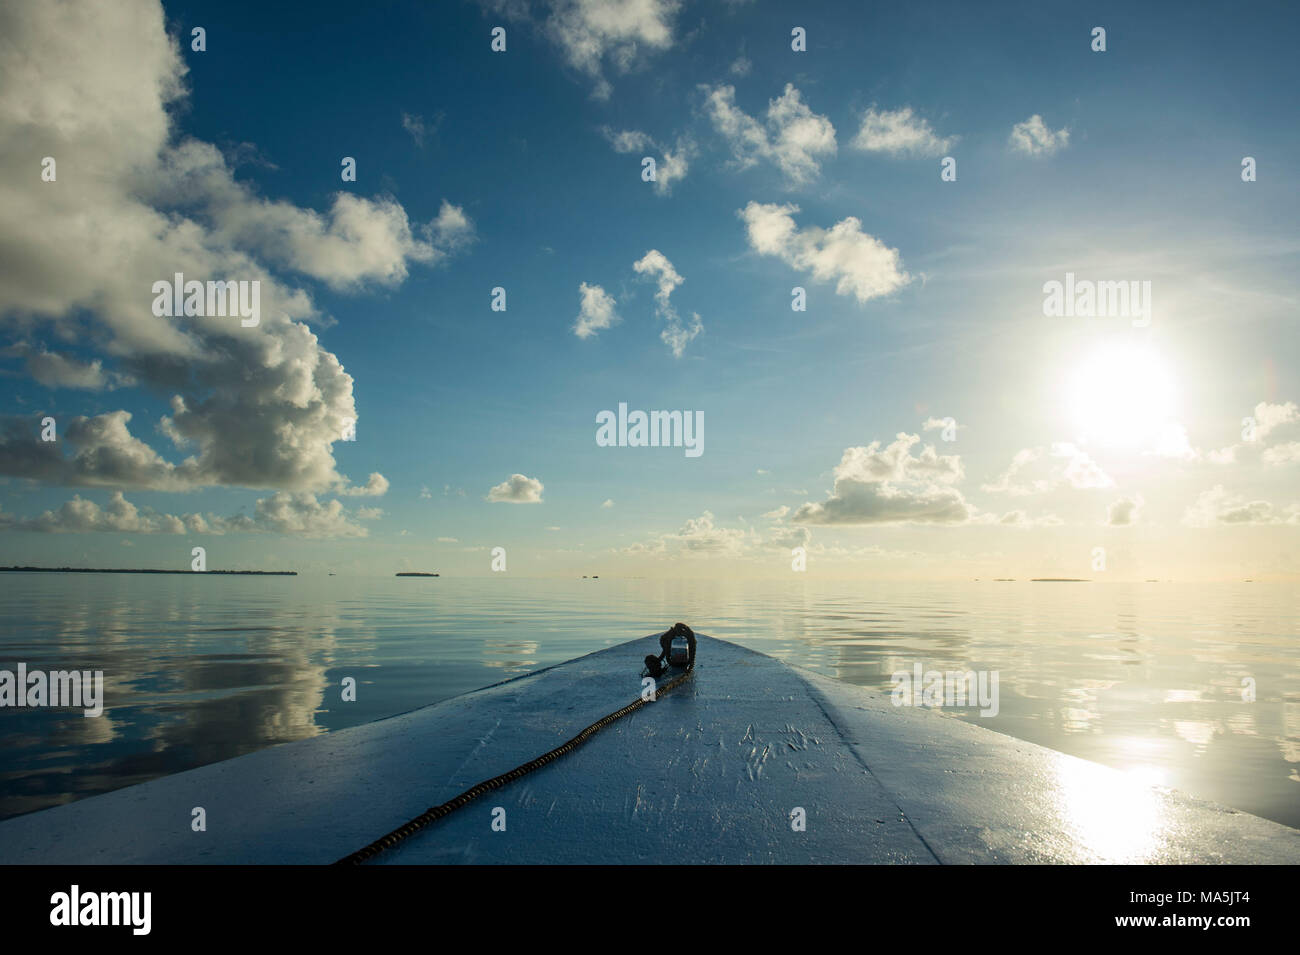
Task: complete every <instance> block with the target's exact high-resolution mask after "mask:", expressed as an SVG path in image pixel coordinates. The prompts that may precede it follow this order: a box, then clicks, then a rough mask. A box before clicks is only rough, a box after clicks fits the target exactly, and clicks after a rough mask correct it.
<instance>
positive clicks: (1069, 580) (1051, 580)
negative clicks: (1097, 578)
mask: <svg viewBox="0 0 1300 955" xmlns="http://www.w3.org/2000/svg"><path fill="white" fill-rule="evenodd" d="M1029 582H1030V583H1031V584H1090V583H1092V581H1091V580H1089V579H1088V578H1087V577H1031V578H1029Z"/></svg>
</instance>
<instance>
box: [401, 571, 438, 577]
mask: <svg viewBox="0 0 1300 955" xmlns="http://www.w3.org/2000/svg"><path fill="white" fill-rule="evenodd" d="M397 576H398V577H437V576H438V575H437V574H424V573H420V572H419V571H416V570H404V571H402V572H401V573H400V574H398V575H397Z"/></svg>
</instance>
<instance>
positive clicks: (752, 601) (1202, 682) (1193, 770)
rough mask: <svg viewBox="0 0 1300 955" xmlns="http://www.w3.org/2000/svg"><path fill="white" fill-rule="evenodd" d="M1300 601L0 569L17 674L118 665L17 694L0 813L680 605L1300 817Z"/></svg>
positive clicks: (1159, 773) (401, 696)
mask: <svg viewBox="0 0 1300 955" xmlns="http://www.w3.org/2000/svg"><path fill="white" fill-rule="evenodd" d="M1298 604H1300V596H1298V595H1297V593H1296V590H1295V588H1294V587H1292V586H1289V585H1285V584H1265V583H1237V584H1213V585H1206V584H1178V583H1163V582H1162V583H1135V584H1104V583H1075V584H1057V583H1030V582H1028V581H1019V582H992V581H980V582H974V581H971V582H963V583H955V584H953V583H944V584H900V583H894V582H890V583H877V582H867V583H860V584H859V583H846V582H839V581H836V582H831V581H817V580H815V579H811V580H810V579H801V580H796V581H750V582H719V581H703V580H701V581H660V580H624V579H616V578H603V577H602V578H601V579H599V580H567V579H563V580H559V579H557V580H544V579H523V578H507V577H493V578H447V577H441V578H400V579H399V578H345V577H234V576H230V577H218V576H210V577H192V576H155V575H150V576H135V575H117V574H114V575H94V574H73V575H67V574H4V575H0V669H10V670H12V669H14V668H15V667H16V665H17V664H18V663H19V662H24V663H26V664H27V665H28V667H29V668H43V669H49V670H53V669H67V668H76V669H82V670H86V669H89V670H102V671H104V679H105V696H106V702H105V712H104V715H103V716H101V717H98V718H93V719H87V718H85V717H83V716H82V715H81V713H80V711H76V710H56V709H41V710H29V709H21V710H20V709H9V708H5V709H0V751H2V752H3V753H4V756H5V759H4V763H3V767H0V818H3V817H9V816H13V815H17V814H20V813H24V812H30V811H33V810H36V809H41V808H45V807H47V806H52V805H57V804H59V803H63V802H68V801H71V800H74V799H79V798H82V797H84V796H88V795H92V794H94V793H98V792H105V791H108V790H110V789H116V788H118V787H121V786H125V785H129V784H132V783H137V782H143V781H145V780H148V779H153V778H156V777H158V776H164V775H167V774H169V773H173V772H177V771H180V770H183V769H188V768H192V767H194V766H199V765H203V764H206V763H210V762H215V761H217V760H221V759H226V758H229V757H231V756H237V755H240V754H242V753H247V752H251V751H253V750H256V749H260V748H262V747H265V746H268V745H272V744H275V743H280V742H287V741H289V740H294V739H301V738H304V737H308V736H314V735H318V734H320V733H325V732H329V731H332V730H336V729H340V728H343V727H346V726H353V725H357V724H360V723H365V722H369V721H370V720H374V719H378V718H381V717H384V716H389V715H392V714H395V713H400V712H404V711H406V710H410V709H413V708H415V707H418V706H422V705H425V704H427V703H432V702H437V701H438V700H442V699H446V698H447V697H449V696H454V695H456V694H458V693H463V692H466V691H469V690H472V689H475V688H478V687H481V686H485V685H487V684H489V683H494V682H497V681H499V680H502V679H506V678H508V677H511V676H516V675H519V674H522V673H526V672H529V671H531V670H535V669H538V668H540V667H544V666H548V665H550V664H552V663H558V662H560V661H563V660H567V659H569V658H571V657H574V656H577V655H579V654H582V653H586V652H589V651H591V650H596V649H599V648H601V647H605V646H609V645H611V644H615V643H620V642H622V641H624V640H627V639H630V638H632V637H636V636H642V635H644V634H647V633H650V632H652V631H655V630H659V629H662V628H663V627H665V626H667V625H668V624H670V623H673V622H675V621H676V620H684V621H686V622H687V623H689V624H691V625H692V626H694V627H696V628H697V629H699V630H701V631H702V632H705V633H709V634H711V635H713V636H716V637H721V638H724V639H728V640H732V641H735V642H737V643H740V644H742V645H744V646H748V647H751V648H753V649H755V650H760V651H762V652H765V653H769V654H772V655H773V656H776V657H778V658H780V659H782V660H786V661H788V662H790V663H795V664H798V665H800V666H804V667H808V668H809V669H812V670H815V671H817V672H819V673H823V674H825V675H827V676H831V677H834V678H836V679H840V680H844V681H847V682H849V683H854V684H858V685H862V686H867V687H872V688H876V689H880V690H884V691H889V690H891V689H892V688H893V686H894V683H893V681H892V680H891V675H892V674H893V673H895V672H897V671H901V670H907V671H911V670H912V669H913V668H914V666H915V665H916V664H918V663H919V664H920V665H921V666H922V668H923V669H924V670H926V671H933V670H945V671H947V670H976V671H980V670H983V671H997V673H998V677H999V680H998V686H999V701H998V704H999V705H998V714H997V716H996V717H992V718H989V717H981V716H980V715H979V711H978V709H977V708H975V707H969V708H961V709H954V710H951V711H950V712H951V713H952V714H953V715H955V716H957V717H959V718H961V719H967V720H970V721H972V722H977V723H979V724H981V725H984V726H987V727H989V728H991V729H995V730H997V731H999V732H1003V733H1007V734H1009V735H1012V736H1016V737H1019V738H1021V739H1026V740H1029V741H1032V742H1035V743H1040V744H1042V745H1046V746H1050V747H1052V748H1054V749H1059V750H1062V751H1064V752H1067V753H1071V754H1074V755H1076V756H1081V757H1084V758H1086V759H1092V760H1096V761H1098V762H1101V763H1105V764H1107V765H1110V766H1114V767H1117V768H1120V769H1123V770H1126V771H1129V772H1131V773H1132V774H1133V776H1134V778H1135V780H1139V781H1143V782H1149V783H1153V784H1157V785H1163V786H1172V787H1175V788H1178V789H1182V790H1184V791H1186V792H1189V793H1192V794H1194V795H1198V796H1202V797H1205V798H1209V799H1213V800H1216V801H1219V802H1222V803H1225V804H1227V805H1230V806H1233V807H1236V808H1239V809H1243V810H1246V811H1248V812H1252V813H1256V814H1258V815H1261V816H1265V817H1266V818H1270V819H1274V820H1277V821H1279V822H1283V823H1286V824H1288V825H1292V826H1297V827H1300V636H1298V635H1297V626H1296V620H1297V619H1298V617H1297V611H1298V610H1300V606H1298ZM629 666H630V667H631V668H632V670H633V674H632V675H633V676H635V671H636V669H637V668H638V667H639V661H629ZM349 676H350V677H354V678H356V681H357V685H358V692H357V700H356V702H349V703H345V702H343V701H342V699H341V682H342V680H343V679H344V678H345V677H349ZM1250 681H1253V690H1254V699H1253V701H1251V700H1249V695H1250V694H1249V693H1247V692H1243V691H1244V690H1246V689H1248V688H1249V687H1250V686H1251V685H1252V684H1251V682H1250ZM633 683H635V681H633ZM629 698H630V696H629Z"/></svg>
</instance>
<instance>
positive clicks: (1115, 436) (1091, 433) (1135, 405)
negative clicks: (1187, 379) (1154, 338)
mask: <svg viewBox="0 0 1300 955" xmlns="http://www.w3.org/2000/svg"><path fill="white" fill-rule="evenodd" d="M1066 401H1067V407H1068V409H1069V413H1070V417H1071V419H1072V422H1073V425H1074V427H1075V429H1076V431H1077V432H1078V437H1079V438H1080V440H1082V441H1086V442H1089V443H1092V444H1099V445H1104V446H1110V447H1123V448H1137V447H1143V446H1150V445H1152V444H1154V443H1155V442H1156V441H1157V439H1158V438H1159V436H1160V434H1161V432H1162V430H1163V429H1164V427H1165V426H1166V424H1167V423H1168V422H1169V421H1170V420H1171V418H1172V417H1173V413H1174V384H1173V379H1172V377H1171V376H1170V374H1169V370H1168V368H1167V367H1166V365H1165V363H1164V361H1162V360H1161V358H1160V356H1159V355H1158V354H1157V353H1156V352H1155V351H1154V350H1153V349H1151V348H1150V347H1148V346H1145V345H1136V344H1123V345H1108V346H1106V347H1103V348H1099V349H1097V350H1096V351H1094V352H1092V353H1091V354H1089V355H1088V356H1087V357H1085V358H1084V360H1083V361H1082V362H1080V363H1079V365H1078V366H1076V367H1075V369H1074V373H1073V375H1071V377H1070V379H1069V381H1068V382H1067V393H1066Z"/></svg>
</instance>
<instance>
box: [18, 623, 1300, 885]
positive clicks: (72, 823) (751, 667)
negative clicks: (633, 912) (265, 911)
mask: <svg viewBox="0 0 1300 955" xmlns="http://www.w3.org/2000/svg"><path fill="white" fill-rule="evenodd" d="M657 650H658V647H657V644H656V642H655V638H654V637H646V638H644V639H642V640H636V641H631V642H629V643H625V644H622V645H620V646H616V647H611V648H609V649H607V650H602V651H599V652H597V653H593V654H590V655H588V656H584V657H579V658H578V659H575V660H570V661H568V662H567V663H563V664H560V665H558V666H554V667H551V668H549V669H546V670H542V671H540V672H538V673H533V674H530V675H528V676H526V677H521V678H519V679H516V680H511V681H508V682H506V683H502V684H498V685H496V686H492V687H488V688H487V689H484V690H479V691H476V692H474V693H469V694H466V695H464V696H460V697H456V698H454V699H451V700H447V701H444V702H442V703H438V704H435V705H433V706H428V707H424V708H422V709H419V710H415V711H413V712H410V713H406V714H403V715H400V716H395V717H392V718H389V719H385V720H380V721H378V722H375V723H371V724H369V725H366V726H361V727H356V728H354V729H349V730H341V731H337V732H334V733H330V734H328V735H326V736H322V737H317V738H314V739H310V740H303V741H300V742H296V743H288V744H284V745H281V746H274V747H270V748H268V749H265V750H261V751H259V752H257V753H252V754H250V755H247V756H242V757H239V758H237V759H231V760H227V761H225V762H221V763H216V764H213V765H210V766H205V767H202V768H199V769H195V770H191V771H189V772H184V773H178V774H176V775H174V776H169V777H167V778H165V779H159V780H155V781H153V782H149V783H144V784H142V785H138V786H131V787H127V788H125V789H120V790H117V791H116V792H112V793H107V794H105V795H101V796H95V797H91V798H88V799H84V800H81V801H79V802H76V803H72V804H70V805H67V806H60V807H58V808H55V809H50V810H46V811H44V812H38V813H32V814H30V815H26V816H21V817H18V818H16V819H12V820H9V821H7V822H3V823H0V863H69V864H81V863H167V864H172V863H326V862H331V861H333V860H335V859H338V858H340V857H342V856H344V855H346V854H348V853H349V852H351V851H353V850H355V849H358V848H360V847H361V846H363V845H365V844H366V843H368V842H370V841H371V840H373V839H375V838H378V837H379V836H381V835H383V834H384V833H386V832H388V831H390V830H391V829H394V828H396V827H397V826H398V825H400V824H402V823H403V822H405V821H407V820H408V819H410V818H412V817H414V816H416V815H418V814H419V813H420V812H422V811H423V810H424V809H426V808H427V807H429V806H431V805H435V804H437V803H441V802H444V801H445V800H447V799H450V798H451V797H453V796H455V795H456V794H458V793H460V792H461V791H463V790H465V789H467V788H468V787H469V786H471V785H473V784H474V783H476V782H479V781H481V780H484V779H487V778H489V777H492V776H495V775H497V774H498V773H501V772H504V771H506V770H508V769H511V768H513V767H514V766H516V765H518V764H520V763H523V762H525V761H527V760H528V759H531V758H533V757H534V756H537V755H540V754H541V753H543V752H545V751H547V750H549V749H551V748H553V747H555V746H557V745H559V744H560V743H561V742H563V741H565V740H567V739H568V738H570V737H571V736H573V735H574V734H575V733H577V732H578V731H579V730H580V729H582V728H583V727H584V726H586V725H587V724H589V723H592V722H594V721H595V720H597V719H599V718H600V717H601V716H604V715H605V714H607V713H609V712H611V711H613V710H615V709H617V708H619V707H620V706H623V705H624V704H626V703H627V702H629V701H631V700H633V699H635V698H636V697H637V696H638V695H639V693H640V678H639V673H640V668H641V661H642V659H643V657H644V656H645V655H646V654H647V653H650V652H657ZM195 806H202V807H204V808H205V809H206V810H207V822H208V830H207V832H204V833H195V832H192V831H191V829H190V818H191V815H190V811H191V809H192V808H193V807H195ZM497 806H500V807H503V808H504V809H505V811H506V831H504V832H495V831H493V830H492V827H491V822H492V809H493V807H497ZM795 807H802V808H803V809H804V810H805V812H806V814H807V830H806V831H804V832H795V831H792V829H791V825H790V812H791V810H792V809H794V808H795ZM376 862H377V863H379V864H395V863H463V862H468V863H615V864H617V863H657V862H671V863H695V862H703V863H743V862H780V863H809V862H826V863H862V862H872V863H877V862H878V863H921V864H925V863H964V862H994V863H999V862H1013V863H1021V862H1061V863H1077V862H1170V863H1260V862H1266V863H1296V862H1300V830H1296V829H1291V828H1289V827H1286V826H1282V825H1278V824H1277V823H1273V822H1269V821H1267V820H1264V819H1260V818H1258V817H1255V816H1251V815H1249V814H1246V813H1242V812H1237V811H1234V810H1231V809H1227V808H1224V807H1222V806H1218V805H1215V804H1212V803H1208V802H1205V801H1202V800H1198V799H1193V798H1191V797H1188V796H1186V795H1183V794H1180V793H1176V792H1173V791H1169V790H1155V789H1149V788H1145V787H1141V786H1136V785H1134V784H1133V783H1132V782H1130V781H1129V778H1128V777H1126V776H1125V775H1124V774H1123V773H1120V772H1117V771H1115V770H1112V769H1108V768H1106V767H1103V766H1099V765H1097V764H1095V763H1090V762H1087V761H1084V760H1080V759H1076V758H1074V757H1072V756H1066V755H1064V754H1062V753H1058V752H1055V751H1053V750H1049V749H1045V748H1043V747H1040V746H1035V745H1033V744H1030V743H1025V742H1021V741H1019V740H1016V739H1013V738H1011V737H1008V736H1004V735H1001V734H999V733H994V732H992V731H990V730H987V729H984V728H983V727H980V726H976V725H972V724H969V723H966V722H963V721H960V720H956V719H952V718H949V717H946V716H944V715H941V714H939V713H935V712H930V711H926V710H920V709H912V708H898V707H895V706H893V705H891V703H890V701H889V699H888V698H887V697H886V696H884V695H882V694H879V693H874V692H872V691H869V690H864V689H862V688H859V687H854V686H849V685H846V684H842V683H838V682H836V681H834V680H830V679H826V678H824V677H821V676H818V675H816V674H813V673H810V672H808V671H805V670H802V669H799V668H795V667H791V666H787V665H785V664H783V663H781V662H779V661H777V660H774V659H772V658H771V657H768V656H764V655H763V654H760V653H755V652H753V651H750V650H746V649H743V648H741V647H738V646H735V645H734V644H730V643H726V642H724V641H720V640H714V639H711V638H708V637H703V636H701V637H700V645H699V655H698V662H697V666H696V670H695V673H694V674H693V676H692V677H691V679H690V680H688V681H687V682H686V683H685V684H684V685H683V686H682V687H680V688H678V689H677V690H674V691H673V692H672V693H670V694H667V695H665V696H663V697H662V698H661V699H659V701H658V702H656V703H654V704H653V705H650V706H647V707H644V708H642V709H641V710H639V711H637V712H635V713H633V714H632V715H630V716H628V717H625V718H624V719H622V720H620V721H618V722H617V723H614V724H613V725H611V726H609V727H607V728H606V729H604V730H603V731H601V732H600V733H598V734H597V735H596V736H595V737H594V738H592V739H591V740H590V741H588V742H587V743H586V744H585V745H583V746H581V747H579V748H578V749H577V750H576V751H574V752H572V753H570V754H568V755H566V756H564V757H561V758H560V759H559V760H557V761H556V762H555V763H552V764H551V765H549V766H547V767H545V768H544V769H542V770H539V771H537V772H535V773H533V774H531V775H529V776H527V777H525V778H524V779H522V780H520V781H518V782H515V783H512V784H510V785H509V786H507V787H505V788H504V789H501V790H498V791H497V792H495V793H491V794H489V795H487V796H485V797H482V798H481V799H479V800H477V801H475V802H473V803H471V804H470V805H469V806H467V807H465V808H464V809H461V810H460V811H458V812H456V813H453V814H452V815H451V816H450V817H448V818H447V819H445V820H442V821H441V822H438V823H435V824H434V825H432V826H431V827H429V828H428V829H426V830H424V831H423V832H421V833H419V834H418V835H416V836H414V837H412V838H411V839H409V840H408V841H407V842H405V843H403V844H402V845H401V846H400V847H399V848H396V849H393V850H389V851H388V852H387V853H384V854H383V855H381V856H379V858H378V859H377V860H376Z"/></svg>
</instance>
